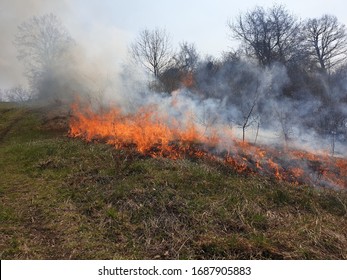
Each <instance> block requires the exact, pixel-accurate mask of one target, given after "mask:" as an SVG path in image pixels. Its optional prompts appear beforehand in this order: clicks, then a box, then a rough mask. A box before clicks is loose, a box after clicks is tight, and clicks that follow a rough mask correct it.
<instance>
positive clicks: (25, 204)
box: [0, 103, 347, 259]
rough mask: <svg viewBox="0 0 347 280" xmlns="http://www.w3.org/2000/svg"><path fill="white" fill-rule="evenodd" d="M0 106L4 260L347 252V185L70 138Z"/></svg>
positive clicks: (56, 117)
mask: <svg viewBox="0 0 347 280" xmlns="http://www.w3.org/2000/svg"><path fill="white" fill-rule="evenodd" d="M66 123H67V119H66V117H65V115H64V114H62V113H61V112H60V111H59V110H56V109H54V108H49V107H41V108H39V107H37V106H36V107H35V108H34V107H31V108H29V107H26V106H18V105H16V104H11V103H0V258H1V259H347V230H346V229H347V219H346V218H347V206H346V205H347V193H346V191H336V190H328V189H315V188H313V187H310V186H301V187H298V186H294V185H290V184H288V183H283V182H278V181H274V180H273V179H270V178H265V177H260V176H254V175H247V174H245V175H240V174H237V173H236V172H235V171H233V170H232V169H231V168H230V167H227V166H225V165H224V164H223V163H222V162H212V161H211V162H210V161H208V160H197V159H188V158H187V159H181V160H169V159H163V158H158V159H154V158H149V157H144V156H141V155H139V154H137V153H136V152H133V151H130V150H116V149H114V148H113V147H110V146H107V145H105V144H102V143H86V142H84V141H82V140H79V139H71V138H68V137H67V126H66Z"/></svg>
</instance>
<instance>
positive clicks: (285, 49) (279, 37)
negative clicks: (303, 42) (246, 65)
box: [228, 5, 299, 65]
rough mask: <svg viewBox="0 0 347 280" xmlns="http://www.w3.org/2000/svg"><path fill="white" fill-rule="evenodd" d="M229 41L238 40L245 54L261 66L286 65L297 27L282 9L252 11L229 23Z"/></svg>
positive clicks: (296, 43) (294, 44) (294, 40)
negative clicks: (243, 47) (277, 62)
mask: <svg viewBox="0 0 347 280" xmlns="http://www.w3.org/2000/svg"><path fill="white" fill-rule="evenodd" d="M228 25H229V28H230V30H231V32H232V37H233V38H235V39H238V40H241V41H242V43H243V44H244V46H245V50H246V53H247V54H249V55H251V56H253V57H254V58H256V59H257V60H258V62H259V63H260V64H261V65H269V64H271V63H272V62H274V61H280V62H283V63H286V62H287V61H289V60H290V59H292V57H293V56H294V54H295V50H296V46H297V45H298V41H299V36H298V35H299V32H298V31H299V24H298V22H297V20H296V18H295V17H294V16H292V15H291V14H290V13H289V12H288V11H287V10H286V9H285V8H284V7H283V6H281V5H275V6H273V7H272V8H271V9H269V10H267V11H265V10H264V9H263V8H261V7H256V8H255V9H253V10H252V11H249V12H246V13H245V14H241V15H239V17H238V18H237V19H236V20H234V22H232V23H229V24H228Z"/></svg>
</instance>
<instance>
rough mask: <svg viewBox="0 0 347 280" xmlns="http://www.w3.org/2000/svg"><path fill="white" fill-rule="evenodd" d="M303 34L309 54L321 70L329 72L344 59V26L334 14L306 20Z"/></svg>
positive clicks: (346, 42) (346, 47) (346, 45)
mask: <svg viewBox="0 0 347 280" xmlns="http://www.w3.org/2000/svg"><path fill="white" fill-rule="evenodd" d="M304 34H305V37H306V38H307V39H306V40H307V48H308V50H309V54H310V55H311V56H312V57H313V58H314V59H315V61H316V62H317V64H318V65H319V67H320V68H321V69H322V70H323V71H325V72H329V71H330V70H332V69H334V68H335V67H336V66H338V65H340V64H341V63H342V62H344V61H345V60H346V58H347V33H346V27H345V25H344V24H341V23H339V22H338V20H337V18H336V17H335V16H332V15H323V16H322V17H321V18H318V19H317V18H314V19H309V20H307V21H306V24H305V29H304Z"/></svg>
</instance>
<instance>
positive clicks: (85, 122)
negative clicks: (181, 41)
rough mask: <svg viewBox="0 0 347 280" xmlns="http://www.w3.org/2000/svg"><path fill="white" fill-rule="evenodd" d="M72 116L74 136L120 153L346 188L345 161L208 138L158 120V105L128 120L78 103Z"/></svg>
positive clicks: (222, 133)
mask: <svg viewBox="0 0 347 280" xmlns="http://www.w3.org/2000/svg"><path fill="white" fill-rule="evenodd" d="M173 105H174V104H173ZM81 106H82V107H83V108H81ZM72 114H73V116H74V117H73V119H72V120H71V122H70V131H69V135H70V136H72V137H80V138H83V139H85V140H87V141H102V142H105V143H107V144H110V145H112V146H114V147H115V148H116V149H123V148H129V147H132V148H134V149H135V150H136V151H137V152H139V153H140V154H142V155H145V156H150V157H167V158H171V159H182V158H205V159H207V158H208V159H210V160H211V159H212V160H216V161H223V162H224V163H226V164H227V165H229V166H230V167H231V168H233V169H235V170H237V171H238V172H239V173H252V174H261V175H265V176H269V177H273V178H276V179H277V180H279V181H286V182H291V183H293V184H295V185H312V186H318V187H333V188H346V187H347V160H346V159H344V158H334V157H331V156H328V155H324V154H321V155H318V154H313V153H309V152H305V151H300V150H294V149H290V148H285V149H284V148H282V147H277V148H271V147H268V146H265V145H262V146H259V145H252V144H250V143H248V142H241V141H240V140H238V139H237V138H235V137H233V136H232V134H231V132H230V129H228V128H226V127H225V128H222V129H219V130H218V131H217V130H213V129H211V130H210V131H209V132H208V133H206V131H207V130H206V129H205V130H203V129H202V128H201V127H200V126H199V125H197V124H196V123H194V122H193V120H192V119H191V118H190V119H188V120H186V121H185V122H184V123H182V121H179V120H178V119H176V118H173V117H170V116H168V115H163V114H160V113H159V112H157V110H156V107H155V106H154V105H152V106H145V107H141V108H140V109H139V110H138V111H137V112H135V113H133V114H124V113H122V111H121V110H120V109H119V108H117V107H113V108H111V109H103V110H93V109H91V108H90V107H88V106H84V105H81V103H75V104H74V105H73V108H72ZM226 135H229V136H226Z"/></svg>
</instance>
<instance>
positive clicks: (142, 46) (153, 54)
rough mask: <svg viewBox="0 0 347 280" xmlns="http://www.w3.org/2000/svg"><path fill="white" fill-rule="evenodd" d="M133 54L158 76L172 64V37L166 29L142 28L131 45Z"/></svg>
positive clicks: (137, 60) (136, 59)
mask: <svg viewBox="0 0 347 280" xmlns="http://www.w3.org/2000/svg"><path fill="white" fill-rule="evenodd" d="M130 51H131V55H132V56H133V58H134V59H135V61H136V62H138V63H140V64H142V65H143V66H144V67H145V68H146V69H147V70H148V71H149V72H150V73H152V74H154V76H155V77H156V78H158V77H159V76H160V74H161V73H162V72H163V71H164V70H165V69H166V68H167V67H168V66H169V65H170V63H171V59H172V54H171V46H170V37H169V35H168V33H167V32H166V31H165V30H161V29H158V28H156V29H155V30H152V31H150V30H148V29H145V30H142V31H141V32H140V34H139V36H138V37H137V39H136V40H135V42H134V43H132V44H131V46H130Z"/></svg>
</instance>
